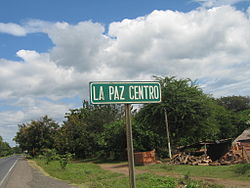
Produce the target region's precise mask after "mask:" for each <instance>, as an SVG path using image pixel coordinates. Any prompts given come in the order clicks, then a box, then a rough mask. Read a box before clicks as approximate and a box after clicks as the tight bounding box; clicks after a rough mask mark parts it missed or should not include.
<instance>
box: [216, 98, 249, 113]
mask: <svg viewBox="0 0 250 188" xmlns="http://www.w3.org/2000/svg"><path fill="white" fill-rule="evenodd" d="M217 101H218V103H219V104H220V105H222V106H224V107H225V108H226V109H228V110H231V111H233V112H241V111H244V110H248V109H250V97H249V96H247V97H245V96H228V97H221V98H219V99H217Z"/></svg>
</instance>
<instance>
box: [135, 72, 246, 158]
mask: <svg viewBox="0 0 250 188" xmlns="http://www.w3.org/2000/svg"><path fill="white" fill-rule="evenodd" d="M156 79H157V80H159V81H160V83H161V88H162V103H160V104H147V105H144V106H143V108H142V109H141V110H140V111H139V112H138V113H137V114H136V115H135V128H134V135H135V136H134V138H135V149H136V150H143V151H144V150H152V149H156V151H157V153H158V155H159V157H164V156H167V151H168V149H167V136H166V135H167V134H166V125H165V116H164V109H166V111H167V116H168V123H169V130H170V140H171V143H172V147H173V148H174V147H175V146H180V145H188V144H193V143H196V142H199V141H210V140H217V139H223V138H231V137H236V136H238V135H239V134H240V133H241V132H242V130H243V129H244V128H246V123H244V122H243V121H241V119H240V116H239V115H238V114H236V113H234V112H232V111H229V110H227V109H225V107H223V106H222V105H219V104H218V102H217V101H216V100H215V99H213V98H212V97H211V96H209V95H207V94H205V93H203V91H202V90H201V89H200V88H199V87H198V86H197V85H196V84H195V83H194V82H192V81H191V80H190V79H180V80H177V79H175V78H174V77H170V78H169V77H165V78H162V77H156Z"/></svg>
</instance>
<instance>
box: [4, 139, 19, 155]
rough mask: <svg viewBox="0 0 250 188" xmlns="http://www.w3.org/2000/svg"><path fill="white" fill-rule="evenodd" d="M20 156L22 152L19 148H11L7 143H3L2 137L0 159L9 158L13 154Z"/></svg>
mask: <svg viewBox="0 0 250 188" xmlns="http://www.w3.org/2000/svg"><path fill="white" fill-rule="evenodd" d="M15 153H16V154H19V153H21V150H20V148H19V147H13V148H11V147H10V145H9V144H8V143H7V142H4V141H3V138H2V137H1V136H0V158H2V157H7V156H9V155H12V154H15Z"/></svg>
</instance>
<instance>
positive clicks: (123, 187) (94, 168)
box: [35, 159, 223, 188]
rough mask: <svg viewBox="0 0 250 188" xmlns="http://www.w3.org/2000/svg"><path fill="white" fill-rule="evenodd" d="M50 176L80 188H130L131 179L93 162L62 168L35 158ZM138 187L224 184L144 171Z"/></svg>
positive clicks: (52, 162)
mask: <svg viewBox="0 0 250 188" xmlns="http://www.w3.org/2000/svg"><path fill="white" fill-rule="evenodd" d="M35 162H36V163H37V164H38V165H39V166H40V167H42V169H43V170H44V171H46V172H47V173H48V174H49V175H50V176H53V177H56V178H58V179H62V180H66V181H67V182H68V183H71V184H77V185H79V187H80V188H128V187H129V179H128V177H127V176H125V175H123V174H119V173H113V172H110V171H106V170H103V169H101V168H100V167H99V166H98V165H97V164H95V163H93V162H79V161H78V162H74V163H70V164H68V166H67V167H66V169H65V170H62V169H61V168H60V165H59V162H58V161H51V162H50V163H49V164H48V165H46V164H45V160H43V159H35ZM136 184H137V188H176V187H177V185H180V184H186V185H187V188H205V187H209V188H222V187H223V186H217V185H213V186H211V185H208V184H204V183H202V182H197V181H191V180H190V179H176V178H172V177H166V176H159V175H155V174H153V173H144V174H139V175H137V176H136Z"/></svg>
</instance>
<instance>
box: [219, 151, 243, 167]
mask: <svg viewBox="0 0 250 188" xmlns="http://www.w3.org/2000/svg"><path fill="white" fill-rule="evenodd" d="M218 162H219V163H220V164H221V165H230V164H239V163H244V162H245V160H244V158H243V156H242V153H240V152H235V151H232V150H231V151H229V152H227V153H226V154H225V155H224V156H223V157H221V158H220V159H219V160H218Z"/></svg>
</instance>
